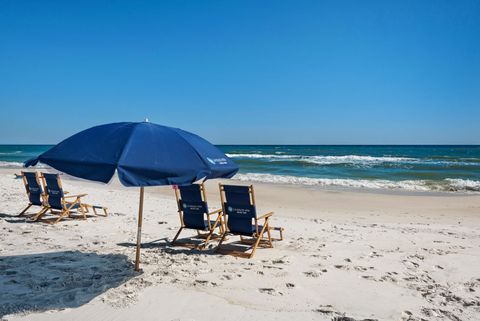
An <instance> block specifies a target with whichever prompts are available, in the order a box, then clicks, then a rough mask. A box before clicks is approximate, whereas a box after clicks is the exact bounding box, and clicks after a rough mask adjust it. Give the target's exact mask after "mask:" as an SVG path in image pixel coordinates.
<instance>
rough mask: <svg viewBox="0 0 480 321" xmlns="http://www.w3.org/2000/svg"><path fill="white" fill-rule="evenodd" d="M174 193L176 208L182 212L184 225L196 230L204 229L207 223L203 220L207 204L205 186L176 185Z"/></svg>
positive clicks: (206, 211)
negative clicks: (176, 188)
mask: <svg viewBox="0 0 480 321" xmlns="http://www.w3.org/2000/svg"><path fill="white" fill-rule="evenodd" d="M178 192H180V195H178ZM175 195H176V196H177V204H178V210H179V211H180V212H182V213H183V216H182V217H183V225H184V227H186V228H191V229H197V230H204V229H206V228H207V227H208V223H207V222H205V215H206V214H207V213H208V205H207V202H206V197H205V186H203V184H192V185H185V186H178V191H177V190H176V191H175Z"/></svg>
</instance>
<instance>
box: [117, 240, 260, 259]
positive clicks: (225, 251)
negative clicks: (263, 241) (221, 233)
mask: <svg viewBox="0 0 480 321" xmlns="http://www.w3.org/2000/svg"><path fill="white" fill-rule="evenodd" d="M225 240H226V241H228V242H225V243H223V244H222V248H221V249H218V248H217V244H218V242H216V241H215V240H214V241H213V242H210V244H209V245H208V246H207V248H206V249H203V250H202V249H199V248H197V247H196V246H198V245H201V244H202V241H203V240H202V239H201V238H198V237H196V236H193V237H185V238H179V239H178V240H177V241H176V243H175V245H172V244H171V242H170V240H169V239H168V238H166V237H165V238H161V239H158V240H153V241H150V242H144V243H142V244H141V246H140V247H141V248H142V249H155V248H157V249H162V250H163V251H164V252H166V253H169V254H174V255H175V254H189V255H192V254H204V255H232V256H238V257H248V255H249V254H248V253H247V252H248V251H249V250H251V245H252V243H253V242H249V241H248V240H244V241H243V242H242V241H240V240H238V241H231V240H229V239H228V238H227V239H225ZM117 245H118V246H124V247H136V246H137V244H135V243H132V242H122V243H117ZM261 247H262V246H260V248H261Z"/></svg>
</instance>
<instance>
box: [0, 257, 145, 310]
mask: <svg viewBox="0 0 480 321" xmlns="http://www.w3.org/2000/svg"><path fill="white" fill-rule="evenodd" d="M135 275H136V273H135V272H134V270H133V265H132V264H131V263H130V262H129V261H128V258H127V257H126V256H125V255H120V254H104V255H102V254H96V253H83V252H79V251H65V252H53V253H39V254H29V255H18V256H3V257H0V288H1V289H2V290H1V291H0V318H1V317H2V316H4V315H6V314H11V313H15V312H22V311H30V312H35V311H45V310H49V309H64V308H75V307H79V306H81V305H83V304H86V303H88V302H89V301H91V300H92V299H93V298H95V297H96V296H98V295H100V294H102V293H104V292H105V291H107V290H108V289H110V288H115V287H118V286H119V285H121V284H123V283H125V282H126V281H128V280H129V279H130V278H132V277H133V276H135Z"/></svg>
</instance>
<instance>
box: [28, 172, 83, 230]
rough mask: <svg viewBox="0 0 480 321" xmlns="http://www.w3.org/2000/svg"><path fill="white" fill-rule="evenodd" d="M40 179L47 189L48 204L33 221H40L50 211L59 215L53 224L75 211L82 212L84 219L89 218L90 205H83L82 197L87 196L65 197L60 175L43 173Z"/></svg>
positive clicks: (46, 203)
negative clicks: (88, 209) (88, 208)
mask: <svg viewBox="0 0 480 321" xmlns="http://www.w3.org/2000/svg"><path fill="white" fill-rule="evenodd" d="M40 177H41V179H42V181H43V185H44V189H45V195H46V202H45V207H44V209H43V210H42V211H40V212H39V213H38V214H37V215H35V216H34V217H33V218H32V220H34V221H38V220H39V219H40V218H41V217H42V216H43V215H44V214H45V213H46V212H47V211H48V210H50V211H51V212H52V213H55V211H56V212H57V213H58V218H57V219H56V220H55V221H54V222H53V224H56V223H58V222H59V221H60V220H62V219H63V218H65V217H69V216H70V214H71V213H72V211H74V210H77V211H78V212H80V213H81V215H82V217H83V219H86V218H87V215H86V213H87V209H86V208H87V207H88V205H87V204H83V203H82V197H85V196H86V195H87V194H79V195H65V194H66V192H64V190H63V188H62V182H61V180H60V175H59V174H48V173H42V174H41V176H40Z"/></svg>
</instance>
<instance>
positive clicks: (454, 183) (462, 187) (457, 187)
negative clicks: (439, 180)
mask: <svg viewBox="0 0 480 321" xmlns="http://www.w3.org/2000/svg"><path fill="white" fill-rule="evenodd" d="M446 181H447V182H448V183H449V187H450V188H451V189H452V190H453V191H471V192H480V181H474V180H471V179H460V178H447V179H446Z"/></svg>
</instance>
